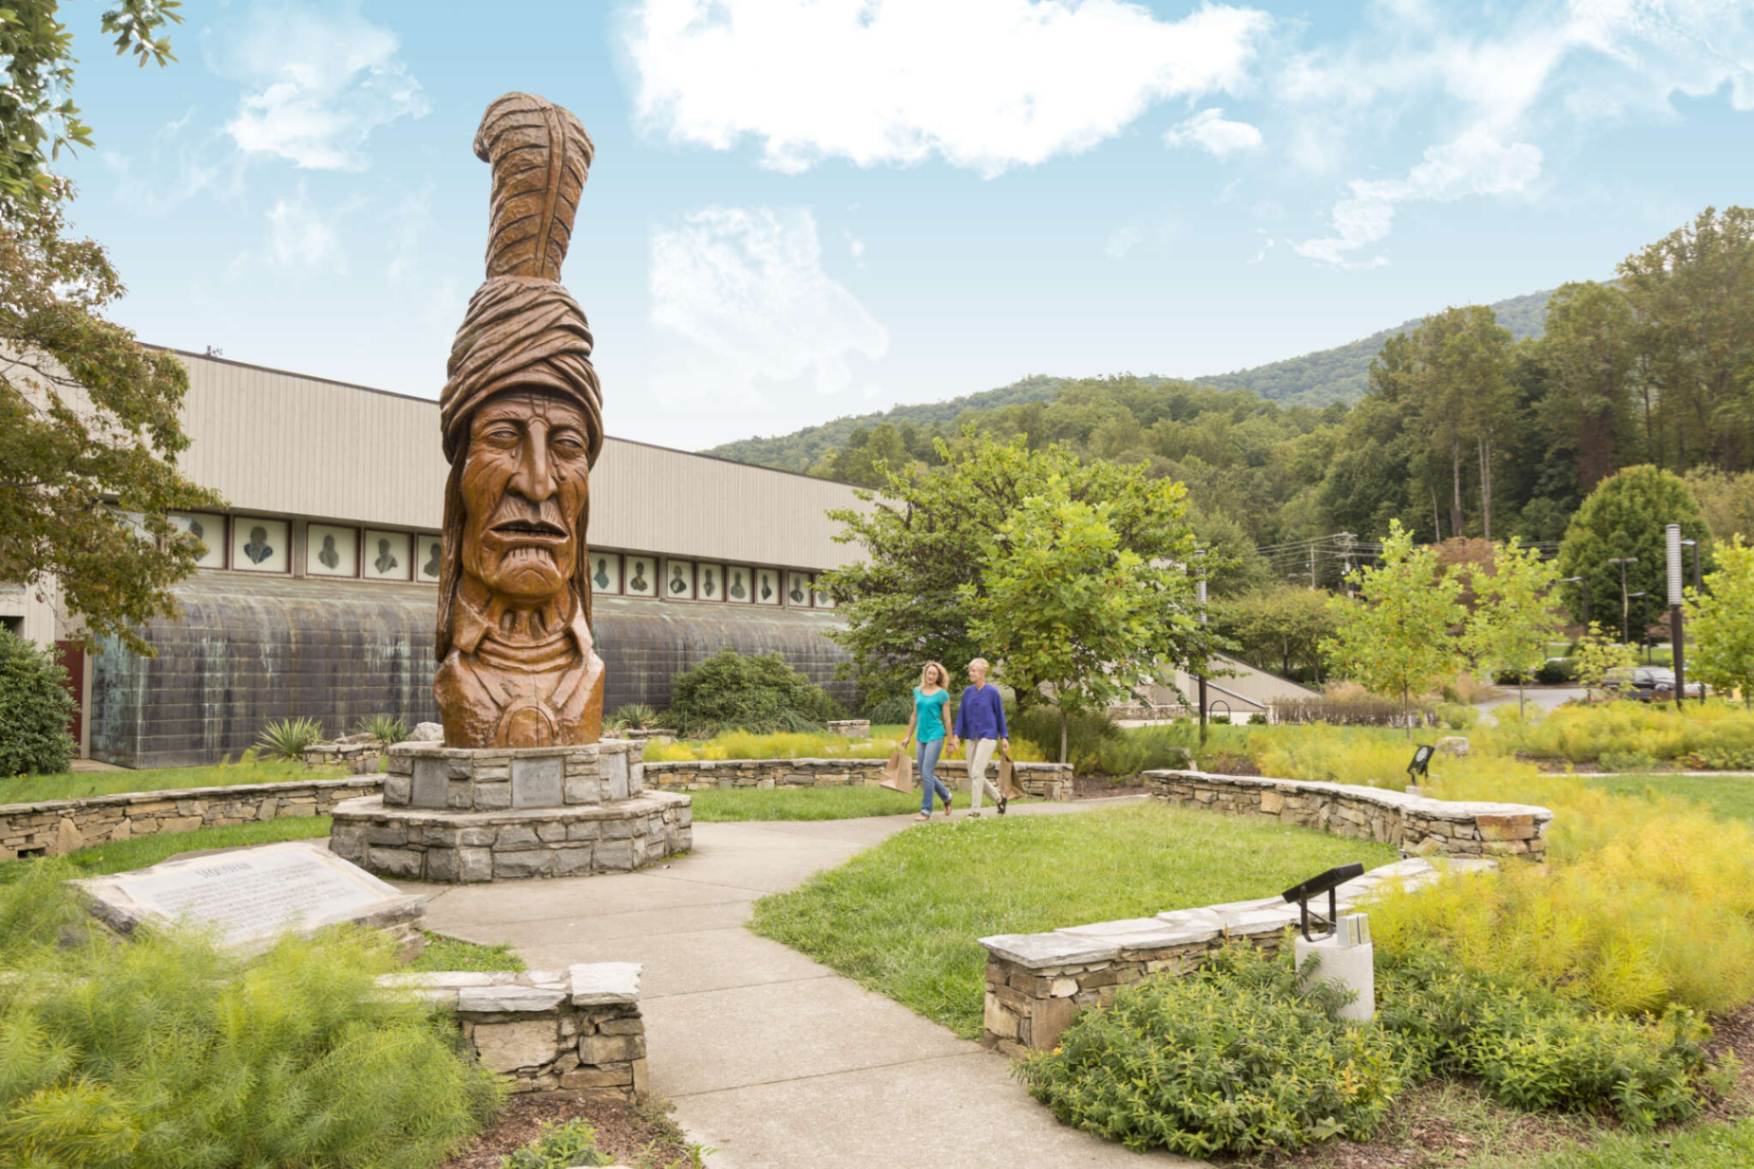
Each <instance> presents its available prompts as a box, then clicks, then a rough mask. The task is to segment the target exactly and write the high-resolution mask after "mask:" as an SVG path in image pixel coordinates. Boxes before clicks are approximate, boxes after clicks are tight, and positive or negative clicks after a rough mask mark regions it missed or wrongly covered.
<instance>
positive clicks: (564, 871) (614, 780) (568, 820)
mask: <svg viewBox="0 0 1754 1169" xmlns="http://www.w3.org/2000/svg"><path fill="white" fill-rule="evenodd" d="M637 751H638V748H637V747H636V746H635V745H634V744H630V743H626V742H617V741H613V740H606V741H604V742H602V743H599V744H594V745H592V746H589V747H532V748H522V749H502V748H485V749H481V750H466V749H461V748H455V747H443V746H440V745H438V744H436V743H398V744H396V745H395V746H394V747H392V748H390V773H389V776H388V777H387V778H386V779H385V782H384V794H383V795H382V796H367V797H365V798H362V799H354V800H347V801H345V802H344V803H341V804H338V805H336V807H335V809H334V811H333V813H332V815H333V817H334V826H333V828H332V829H331V830H330V840H329V846H330V849H331V850H332V851H333V852H334V853H335V854H336V855H337V856H340V857H342V858H344V859H346V860H350V861H352V862H353V863H355V864H357V865H359V866H360V867H361V868H364V869H367V870H369V871H371V872H374V873H377V874H379V875H380V876H386V877H400V878H404V879H407V880H415V881H434V882H441V883H459V882H477V881H506V880H521V879H524V878H529V877H582V876H588V875H590V874H592V873H613V872H623V873H624V872H629V871H631V870H633V869H636V868H639V867H640V866H641V865H645V864H650V863H651V862H653V861H656V860H659V859H661V858H663V857H666V856H671V855H673V854H675V853H678V852H682V851H685V850H686V849H688V848H689V847H690V846H691V844H692V839H693V834H694V830H693V827H692V824H693V808H692V807H691V806H690V805H691V801H690V800H689V798H688V797H687V796H682V795H677V794H675V793H671V792H645V791H644V790H643V771H644V768H643V766H642V765H641V764H639V763H637V762H633V761H632V759H637Z"/></svg>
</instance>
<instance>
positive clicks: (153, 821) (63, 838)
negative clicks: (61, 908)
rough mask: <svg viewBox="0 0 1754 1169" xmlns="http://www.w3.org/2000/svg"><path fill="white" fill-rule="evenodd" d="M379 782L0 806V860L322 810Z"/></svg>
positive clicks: (367, 779)
mask: <svg viewBox="0 0 1754 1169" xmlns="http://www.w3.org/2000/svg"><path fill="white" fill-rule="evenodd" d="M381 786H382V780H381V779H379V778H377V777H375V776H359V777H355V778H348V779H312V780H295V781H293V782H290V783H250V784H237V785H236V786H233V787H195V788H187V789H184V790H182V791H154V792H121V793H118V794H116V795H109V796H87V797H85V798H83V799H77V800H46V801H43V802H40V803H31V804H5V805H0V859H8V860H9V859H13V858H16V857H20V856H55V855H58V854H60V853H65V852H72V851H74V850H75V849H79V848H86V847H89V846H91V845H94V844H104V843H107V842H109V841H112V840H126V839H128V838H129V837H131V836H151V835H153V834H155V833H159V832H192V831H194V830H195V829H197V828H218V827H223V826H226V825H231V824H248V823H251V822H253V821H256V820H276V819H279V818H280V817H282V816H321V815H325V814H327V813H328V812H330V811H332V810H333V809H334V807H335V805H336V804H339V803H340V802H341V801H343V800H349V799H353V798H354V797H356V796H363V795H367V794H370V793H372V792H376V791H377V790H378V789H379V788H380V787H381Z"/></svg>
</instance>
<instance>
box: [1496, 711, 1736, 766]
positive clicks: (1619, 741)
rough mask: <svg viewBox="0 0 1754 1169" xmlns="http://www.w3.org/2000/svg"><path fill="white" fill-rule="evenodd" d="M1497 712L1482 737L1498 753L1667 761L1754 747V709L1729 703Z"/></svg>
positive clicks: (1576, 760)
mask: <svg viewBox="0 0 1754 1169" xmlns="http://www.w3.org/2000/svg"><path fill="white" fill-rule="evenodd" d="M1497 716H1498V719H1497V721H1498V725H1497V726H1496V727H1494V728H1492V730H1491V731H1490V732H1487V739H1486V740H1485V741H1486V742H1487V743H1488V744H1489V745H1490V746H1491V747H1492V749H1493V750H1495V751H1497V752H1498V753H1500V754H1511V753H1513V752H1514V753H1517V754H1522V755H1528V756H1531V757H1534V758H1540V759H1564V760H1569V761H1570V762H1572V763H1594V762H1596V761H1597V760H1598V759H1600V758H1601V756H1602V753H1603V752H1605V751H1620V752H1631V751H1636V752H1638V753H1640V754H1643V755H1648V756H1650V758H1652V759H1656V760H1665V761H1667V760H1675V759H1683V758H1685V757H1686V756H1688V755H1692V754H1694V753H1696V752H1701V751H1707V750H1717V751H1732V752H1740V751H1754V712H1749V711H1746V710H1743V709H1742V708H1741V707H1739V706H1732V705H1730V704H1729V703H1727V702H1707V703H1703V704H1699V703H1689V704H1688V705H1687V709H1686V710H1685V711H1680V712H1678V711H1676V710H1675V708H1674V706H1673V704H1671V703H1646V702H1605V703H1596V704H1592V705H1584V704H1581V703H1567V704H1566V705H1564V706H1561V707H1558V708H1557V709H1555V710H1553V711H1550V712H1548V713H1547V714H1545V715H1540V714H1537V713H1535V712H1530V714H1529V715H1528V716H1527V717H1519V716H1518V715H1517V713H1516V711H1515V710H1514V709H1512V708H1505V709H1500V710H1499V711H1498V712H1497Z"/></svg>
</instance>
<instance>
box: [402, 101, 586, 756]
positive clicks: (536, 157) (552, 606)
mask: <svg viewBox="0 0 1754 1169" xmlns="http://www.w3.org/2000/svg"><path fill="white" fill-rule="evenodd" d="M475 154H476V156H477V157H479V158H480V159H481V160H482V161H484V162H487V163H489V164H490V165H491V166H492V167H493V196H492V214H491V218H490V222H489V227H488V237H487V279H486V280H485V281H484V282H483V283H482V285H481V287H480V288H478V289H476V290H475V295H474V296H473V297H471V298H470V299H469V311H468V313H467V314H466V315H465V316H464V318H463V324H462V326H461V327H460V328H459V329H458V330H457V338H456V340H455V341H454V342H453V343H452V345H451V360H450V364H449V366H448V367H447V369H446V373H447V374H448V379H449V380H447V381H446V382H445V388H444V392H443V394H442V395H441V396H440V398H439V422H440V425H441V426H442V428H443V430H444V447H445V458H446V460H447V461H449V463H450V465H451V472H450V477H449V478H448V479H447V480H446V482H445V534H444V553H443V562H442V566H441V573H440V576H439V604H438V660H439V669H438V676H437V678H436V679H435V680H434V682H433V693H434V695H435V696H436V697H437V698H438V707H439V715H440V717H441V718H442V719H443V720H444V725H445V743H446V745H447V746H451V747H546V746H556V745H565V744H575V743H595V742H596V741H597V739H598V736H599V735H600V734H601V733H602V726H603V660H602V659H601V658H599V657H598V656H597V654H596V652H595V651H594V649H593V646H592V640H591V581H590V570H589V562H590V556H589V553H588V550H587V548H586V546H585V527H586V522H587V518H588V515H589V512H590V493H589V483H590V473H591V467H592V465H593V464H594V463H596V461H597V453H598V451H600V450H601V449H602V447H603V393H602V389H601V387H600V386H599V385H598V383H597V372H596V370H594V369H592V368H591V329H590V326H589V325H588V324H586V322H585V314H584V312H583V311H582V310H581V309H580V308H579V306H578V303H577V302H576V301H574V300H573V298H572V297H571V296H570V295H569V294H568V293H567V291H566V289H565V288H562V287H561V285H560V265H561V261H563V260H564V259H565V258H566V247H567V243H568V242H569V240H570V239H571V236H572V225H573V217H574V215H575V214H577V212H578V203H579V195H580V192H581V191H583V189H584V185H585V174H586V172H587V171H588V170H589V168H590V165H591V155H592V146H591V140H590V138H589V137H587V136H586V134H585V128H584V127H583V126H582V125H580V124H579V120H578V119H577V118H575V117H574V116H573V115H572V114H571V113H570V112H569V111H567V110H564V109H561V108H560V107H559V106H557V105H554V104H553V103H551V102H548V101H544V100H543V99H542V98H539V97H532V96H531V95H529V94H525V93H508V94H506V95H505V96H504V97H502V98H500V99H499V100H497V101H495V102H494V103H493V104H492V105H490V106H488V107H487V113H486V114H485V115H483V116H482V119H481V128H480V129H479V130H477V131H476V133H475Z"/></svg>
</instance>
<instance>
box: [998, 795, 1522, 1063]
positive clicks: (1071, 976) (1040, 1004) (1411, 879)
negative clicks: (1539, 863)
mask: <svg viewBox="0 0 1754 1169" xmlns="http://www.w3.org/2000/svg"><path fill="white" fill-rule="evenodd" d="M1543 810H1544V809H1543ZM1496 863H1497V862H1495V861H1491V860H1484V859H1473V860H1454V861H1448V862H1442V867H1441V868H1440V867H1438V866H1437V865H1434V864H1432V863H1431V862H1430V861H1426V860H1420V859H1411V860H1403V861H1400V862H1397V863H1396V864H1392V865H1384V866H1383V867H1381V868H1377V869H1372V870H1371V871H1370V872H1368V873H1365V874H1364V875H1363V876H1362V877H1359V878H1357V879H1356V880H1353V881H1348V882H1347V883H1346V884H1344V885H1342V886H1340V888H1339V890H1338V893H1339V903H1340V906H1341V908H1342V909H1345V908H1347V907H1350V906H1353V905H1356V904H1357V903H1358V902H1359V901H1360V900H1362V899H1363V898H1364V897H1365V896H1367V895H1368V894H1370V893H1371V892H1373V891H1374V890H1376V889H1377V888H1378V887H1379V886H1380V885H1382V884H1383V883H1384V882H1395V883H1398V884H1400V885H1402V886H1404V887H1408V888H1415V887H1418V886H1419V885H1422V884H1426V883H1429V882H1431V881H1435V880H1438V879H1439V878H1441V877H1443V876H1445V875H1447V874H1449V873H1458V872H1474V871H1479V870H1482V869H1487V868H1491V867H1493V866H1494V865H1495V864H1496ZM1324 910H1325V905H1324ZM1298 919H1299V910H1298V907H1297V906H1296V905H1292V904H1288V903H1286V902H1285V900H1284V899H1283V898H1280V897H1267V898H1262V899H1260V900H1257V901H1237V902H1231V903H1228V904H1225V905H1209V906H1206V907H1204V908H1200V909H1182V910H1176V911H1172V912H1169V913H1160V914H1158V915H1157V916H1156V917H1135V918H1127V919H1125V920H1122V921H1105V922H1096V923H1094V924H1091V925H1082V926H1071V927H1068V928H1066V929H1058V930H1052V931H1050V932H1048V933H1042V934H1000V935H997V936H994V937H989V938H982V939H981V945H983V946H985V947H986V949H987V980H986V983H987V990H986V1003H985V1010H984V1015H983V1020H982V1031H983V1036H982V1039H983V1042H985V1043H986V1044H987V1046H989V1047H997V1048H998V1049H999V1050H1001V1051H1004V1052H1006V1053H1007V1054H1009V1055H1016V1056H1021V1055H1025V1054H1027V1053H1029V1052H1030V1051H1047V1050H1051V1049H1052V1048H1053V1046H1054V1044H1056V1043H1057V1042H1058V1041H1059V1038H1060V1033H1061V1032H1062V1031H1064V1030H1065V1029H1066V1027H1067V1026H1068V1025H1069V1024H1070V1023H1071V1022H1072V1019H1073V1018H1074V1017H1075V1016H1076V1015H1077V1014H1078V1012H1079V1011H1081V1010H1083V1009H1084V1008H1086V1007H1091V1006H1107V1005H1108V1004H1109V1003H1110V1002H1111V1001H1112V1000H1113V999H1114V996H1115V994H1116V993H1117V992H1118V991H1119V990H1120V989H1121V987H1123V986H1128V985H1131V984H1132V983H1135V982H1138V981H1139V980H1140V979H1143V978H1145V977H1146V976H1147V975H1152V974H1186V973H1188V972H1190V971H1192V970H1194V969H1195V968H1196V967H1198V966H1199V965H1200V964H1201V963H1203V962H1204V961H1206V959H1207V958H1209V957H1210V956H1211V955H1212V954H1213V953H1214V952H1216V951H1217V950H1218V949H1219V948H1220V947H1221V946H1224V945H1225V944H1227V943H1229V942H1236V941H1245V942H1249V943H1251V944H1253V945H1256V946H1259V947H1261V948H1262V949H1265V950H1275V949H1277V948H1278V947H1279V945H1280V943H1281V942H1282V941H1283V940H1284V938H1285V936H1286V931H1288V930H1290V929H1292V928H1294V927H1295V926H1296V925H1297V923H1298Z"/></svg>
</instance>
